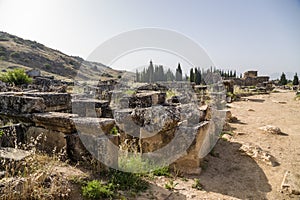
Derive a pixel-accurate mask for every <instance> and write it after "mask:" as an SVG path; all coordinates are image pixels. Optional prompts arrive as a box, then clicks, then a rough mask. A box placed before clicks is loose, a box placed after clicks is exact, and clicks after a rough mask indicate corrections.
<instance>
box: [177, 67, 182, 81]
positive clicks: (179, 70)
mask: <svg viewBox="0 0 300 200" xmlns="http://www.w3.org/2000/svg"><path fill="white" fill-rule="evenodd" d="M175 77H176V81H182V69H181V66H180V63H178V67H177V69H176V74H175Z"/></svg>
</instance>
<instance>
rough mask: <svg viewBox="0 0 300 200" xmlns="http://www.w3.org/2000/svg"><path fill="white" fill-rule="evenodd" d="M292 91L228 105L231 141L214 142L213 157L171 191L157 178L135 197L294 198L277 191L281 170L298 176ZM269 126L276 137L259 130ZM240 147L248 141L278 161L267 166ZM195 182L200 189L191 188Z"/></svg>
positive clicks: (299, 126) (296, 104) (299, 149)
mask: <svg viewBox="0 0 300 200" xmlns="http://www.w3.org/2000/svg"><path fill="white" fill-rule="evenodd" d="M294 97H295V92H290V91H281V92H280V93H272V94H270V95H257V96H251V97H248V99H249V100H248V101H238V102H234V103H232V104H230V106H231V108H230V110H231V112H232V115H233V116H235V117H237V119H238V122H236V123H231V124H230V125H231V126H232V128H233V134H234V135H233V137H232V139H230V140H229V141H228V140H223V139H220V140H219V141H218V143H217V144H216V146H215V147H214V151H213V152H214V153H213V154H210V155H208V156H206V157H205V158H204V160H203V162H202V163H203V171H202V173H201V175H200V176H198V177H189V178H188V179H183V178H176V179H175V180H174V182H175V183H178V184H177V185H176V186H175V189H174V190H173V191H169V190H167V189H165V187H164V186H165V184H166V183H168V182H169V181H170V179H171V178H166V177H158V178H155V179H154V180H153V181H152V184H151V189H150V190H148V191H147V192H146V193H145V194H143V195H142V196H140V197H138V199H180V200H181V199H300V196H299V195H298V196H297V195H288V194H286V193H282V192H281V183H282V180H283V177H284V174H285V172H286V171H287V170H289V171H291V172H292V173H300V112H299V111H300V101H296V100H295V99H294ZM265 125H274V126H277V127H279V128H280V129H281V131H282V132H283V133H284V134H282V135H273V134H268V133H264V132H263V131H262V130H259V129H258V128H259V127H262V126H265ZM243 143H252V144H255V145H258V146H260V147H261V148H262V149H263V150H265V151H267V152H269V153H270V154H271V155H272V156H274V157H275V158H276V159H277V161H278V162H279V166H275V167H272V166H270V165H267V164H266V163H264V162H261V161H259V160H256V159H253V158H251V157H249V156H246V155H245V154H243V153H242V152H241V151H240V150H239V148H240V147H241V146H242V144H243ZM194 178H199V179H200V183H201V184H202V185H203V190H197V189H194V188H192V185H193V183H194V182H195V181H194Z"/></svg>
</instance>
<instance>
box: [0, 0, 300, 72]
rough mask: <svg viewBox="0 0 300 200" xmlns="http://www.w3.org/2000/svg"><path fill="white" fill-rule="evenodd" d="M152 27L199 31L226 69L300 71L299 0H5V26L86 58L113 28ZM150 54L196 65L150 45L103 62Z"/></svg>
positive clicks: (121, 63)
mask: <svg viewBox="0 0 300 200" xmlns="http://www.w3.org/2000/svg"><path fill="white" fill-rule="evenodd" d="M149 27H154V28H161V29H167V30H172V31H175V32H177V33H180V34H182V35H185V36H186V37H188V38H190V39H192V40H193V41H194V42H196V43H197V44H198V45H199V46H200V47H202V48H203V49H204V50H205V52H206V53H207V55H208V57H209V58H210V59H211V60H212V62H213V63H214V65H215V66H217V67H219V68H222V69H236V70H237V71H238V72H239V73H241V72H244V71H246V70H250V69H251V70H252V69H253V70H258V71H259V74H260V75H272V74H273V76H274V74H275V75H277V74H280V73H281V72H290V73H292V74H293V73H294V72H298V74H300V1H299V0H187V1H183V0H164V1H162V0H151V1H146V0H127V1H124V0H109V1H108V0H107V1H104V0H78V1H71V0H43V1H40V0H26V1H22V0H19V1H18V0H0V30H1V31H5V32H8V33H11V34H14V35H17V36H19V37H22V38H24V39H30V40H34V41H37V42H40V43H42V44H45V45H46V46H48V47H51V48H54V49H58V50H60V51H62V52H64V53H66V54H69V55H74V56H80V57H82V58H84V59H87V58H88V57H89V55H90V54H91V53H92V52H93V51H94V50H95V49H96V48H97V47H98V46H99V45H101V44H102V43H104V42H105V41H107V40H109V39H110V38H112V37H114V36H117V35H119V34H121V33H124V32H127V31H131V30H136V29H140V28H149ZM132 42H134V39H133V40H132ZM147 53H148V54H147ZM161 57H163V58H164V59H162V58H161ZM150 59H152V60H153V62H154V63H157V64H165V65H168V66H177V63H178V62H182V65H184V66H185V67H189V66H188V63H185V62H184V61H183V60H181V59H180V58H178V57H176V56H175V57H174V56H170V55H165V56H164V55H163V54H161V56H160V54H159V52H155V53H153V54H151V52H149V51H145V52H144V53H143V54H142V53H138V52H133V53H132V54H128V55H127V57H126V56H125V57H123V58H120V59H119V60H117V61H116V62H114V63H113V64H111V63H104V64H111V66H113V67H116V68H120V69H121V68H122V69H129V68H130V67H132V66H134V67H139V66H142V65H145V64H147V63H148V62H149V60H150ZM98 61H99V60H98ZM100 62H101V61H100ZM200 67H206V66H200Z"/></svg>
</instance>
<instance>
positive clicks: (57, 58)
mask: <svg viewBox="0 0 300 200" xmlns="http://www.w3.org/2000/svg"><path fill="white" fill-rule="evenodd" d="M16 67H21V68H24V69H26V70H29V69H34V68H35V69H39V70H41V72H42V74H43V75H52V76H55V77H56V78H57V79H72V78H74V77H75V76H77V77H80V79H85V80H87V79H93V80H97V79H102V80H103V79H104V80H105V79H108V78H117V77H118V76H121V75H122V73H123V72H121V71H117V70H113V69H111V68H110V67H108V66H105V65H103V64H101V63H97V62H89V61H84V60H83V59H82V58H80V57H75V56H68V55H66V54H64V53H62V52H60V51H58V50H54V49H51V48H48V47H46V46H44V45H43V44H40V43H38V42H35V41H31V40H25V39H22V38H20V37H17V36H14V35H11V34H8V33H5V32H1V31H0V70H1V71H6V70H7V69H13V68H16ZM79 68H80V70H78V69H79ZM82 72H84V73H82Z"/></svg>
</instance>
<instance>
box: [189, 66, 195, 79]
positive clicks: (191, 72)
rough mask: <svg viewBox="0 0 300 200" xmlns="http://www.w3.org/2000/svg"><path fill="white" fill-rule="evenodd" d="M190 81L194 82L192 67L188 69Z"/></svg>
mask: <svg viewBox="0 0 300 200" xmlns="http://www.w3.org/2000/svg"><path fill="white" fill-rule="evenodd" d="M190 82H195V77H194V69H193V68H191V69H190Z"/></svg>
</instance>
